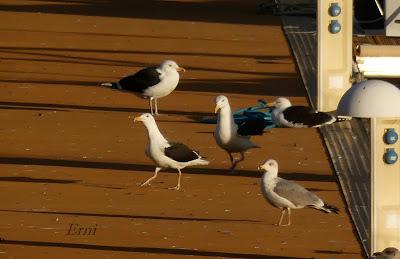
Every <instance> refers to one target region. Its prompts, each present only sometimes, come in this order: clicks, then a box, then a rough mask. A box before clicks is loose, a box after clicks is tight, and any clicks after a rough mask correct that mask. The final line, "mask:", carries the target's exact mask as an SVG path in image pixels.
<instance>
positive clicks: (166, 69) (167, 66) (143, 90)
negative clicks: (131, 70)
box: [101, 60, 185, 115]
mask: <svg viewBox="0 0 400 259" xmlns="http://www.w3.org/2000/svg"><path fill="white" fill-rule="evenodd" d="M179 71H183V72H184V71H185V69H184V68H182V67H179V66H178V65H177V64H176V62H175V61H172V60H166V61H164V62H163V63H161V65H160V66H159V67H147V68H144V69H141V70H139V71H138V72H136V73H135V74H132V75H129V76H126V77H124V78H122V79H121V80H119V81H118V82H117V83H102V84H101V85H102V86H105V87H109V88H112V89H117V90H121V91H127V92H131V93H133V94H135V95H137V96H140V97H143V98H148V99H149V106H150V111H151V114H155V115H158V106H157V99H158V98H162V97H165V96H167V95H169V94H170V93H171V92H172V91H174V90H175V88H176V86H177V85H178V83H179V73H178V72H179ZM153 100H154V104H155V112H154V113H153Z"/></svg>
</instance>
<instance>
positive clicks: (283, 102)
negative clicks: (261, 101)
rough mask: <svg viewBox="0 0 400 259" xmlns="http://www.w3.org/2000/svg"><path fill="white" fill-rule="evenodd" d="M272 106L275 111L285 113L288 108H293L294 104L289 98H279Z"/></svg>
mask: <svg viewBox="0 0 400 259" xmlns="http://www.w3.org/2000/svg"><path fill="white" fill-rule="evenodd" d="M271 105H272V106H274V107H275V109H277V110H279V111H284V110H285V109H286V108H289V107H290V106H292V103H291V102H290V101H289V99H288V98H285V97H279V98H278V99H276V101H275V102H273V103H272V104H271Z"/></svg>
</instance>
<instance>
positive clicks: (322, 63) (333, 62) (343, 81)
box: [317, 0, 353, 112]
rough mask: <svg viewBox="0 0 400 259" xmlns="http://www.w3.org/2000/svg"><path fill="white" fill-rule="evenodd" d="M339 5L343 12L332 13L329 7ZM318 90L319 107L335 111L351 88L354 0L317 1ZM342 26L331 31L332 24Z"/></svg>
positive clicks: (323, 109)
mask: <svg viewBox="0 0 400 259" xmlns="http://www.w3.org/2000/svg"><path fill="white" fill-rule="evenodd" d="M335 4H336V5H338V6H339V8H340V9H341V12H340V14H339V15H337V16H332V15H331V14H330V12H329V8H330V7H331V6H332V5H335ZM317 13H318V18H317V21H318V22H317V24H318V76H317V81H318V82H317V83H318V91H317V95H318V98H317V109H318V110H319V111H325V112H326V111H333V110H336V107H337V105H338V103H339V100H340V98H341V97H342V95H343V94H344V93H345V92H346V91H347V89H349V88H350V86H351V82H350V78H351V75H352V36H353V35H352V34H353V1H352V0H333V1H327V0H321V1H318V12H317ZM335 24H336V25H339V26H340V27H341V28H340V31H338V32H336V33H332V32H331V31H330V29H329V28H330V25H335Z"/></svg>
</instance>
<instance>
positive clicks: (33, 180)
mask: <svg viewBox="0 0 400 259" xmlns="http://www.w3.org/2000/svg"><path fill="white" fill-rule="evenodd" d="M0 182H20V183H56V184H68V183H78V182H79V181H78V180H64V179H50V178H31V177H24V176H1V177H0Z"/></svg>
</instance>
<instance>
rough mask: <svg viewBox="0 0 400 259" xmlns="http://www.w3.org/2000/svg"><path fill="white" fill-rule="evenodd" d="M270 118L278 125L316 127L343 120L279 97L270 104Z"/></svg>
mask: <svg viewBox="0 0 400 259" xmlns="http://www.w3.org/2000/svg"><path fill="white" fill-rule="evenodd" d="M271 106H273V107H274V109H273V110H272V120H273V122H274V124H275V125H276V126H278V127H287V128H317V127H321V126H322V125H326V124H331V123H334V122H336V121H342V120H345V119H343V118H337V117H335V116H332V115H330V114H328V113H325V112H316V111H314V110H313V109H312V108H310V107H306V106H292V104H291V103H290V101H289V99H287V98H284V97H279V98H278V99H276V101H275V102H273V103H272V104H271Z"/></svg>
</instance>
